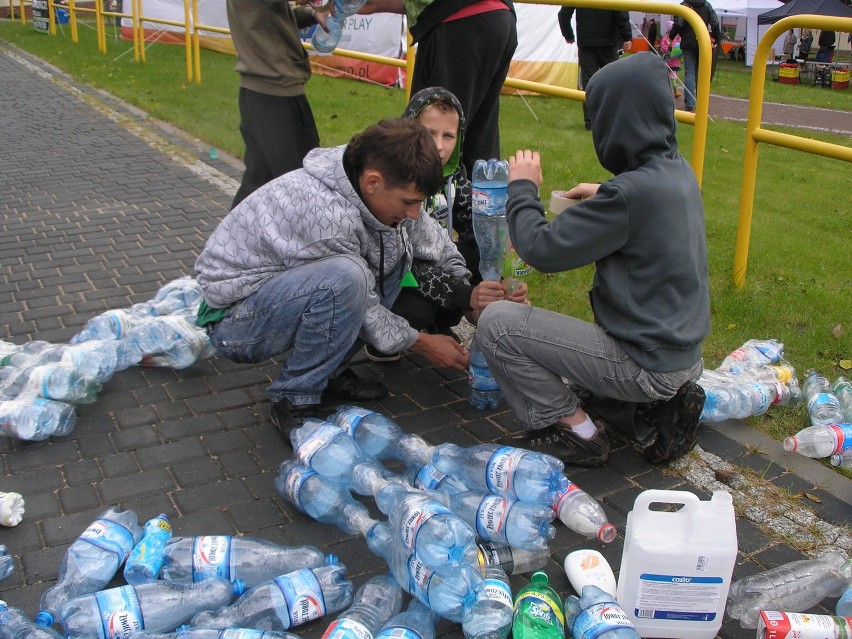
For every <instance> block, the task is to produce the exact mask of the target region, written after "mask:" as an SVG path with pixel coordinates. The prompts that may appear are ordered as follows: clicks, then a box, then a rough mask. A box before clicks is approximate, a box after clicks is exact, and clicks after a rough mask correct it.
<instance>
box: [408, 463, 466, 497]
mask: <svg viewBox="0 0 852 639" xmlns="http://www.w3.org/2000/svg"><path fill="white" fill-rule="evenodd" d="M405 479H406V480H407V481H408V483H409V485H411V486H412V487H414V488H416V489H417V490H440V491H442V492H444V493H446V494H447V495H453V494H455V493H463V492H465V491H466V490H469V488H468V487H467V486H465V484H464V482H462V481H461V480H460V479H459V478H458V477H454V476H453V475H447V474H446V473H442V472H441V471H440V470H438V469H437V468H435V467H434V466H433V465H432V464H410V465H409V466H408V467H407V468H406V469H405Z"/></svg>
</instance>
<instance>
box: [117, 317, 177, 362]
mask: <svg viewBox="0 0 852 639" xmlns="http://www.w3.org/2000/svg"><path fill="white" fill-rule="evenodd" d="M124 339H125V340H126V341H127V344H128V349H129V350H130V352H131V357H132V358H133V359H135V360H136V361H138V362H140V363H144V360H145V358H147V357H149V356H151V355H154V354H156V353H165V352H166V351H168V350H169V349H170V348H172V347H173V346H174V344H175V342H176V341H177V340H178V339H180V335H179V334H178V333H177V331H176V330H175V329H174V326H173V325H172V324H171V322H170V321H169V318H166V317H154V318H148V319H147V320H145V321H143V322H139V323H138V324H137V325H136V326H134V327H133V328H131V329H130V330H129V331H127V335H126V336H125V337H124Z"/></svg>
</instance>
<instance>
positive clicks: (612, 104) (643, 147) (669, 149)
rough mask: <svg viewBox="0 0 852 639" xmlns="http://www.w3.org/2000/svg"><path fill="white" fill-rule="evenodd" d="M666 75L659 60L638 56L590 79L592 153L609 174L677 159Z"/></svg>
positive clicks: (587, 97) (671, 101)
mask: <svg viewBox="0 0 852 639" xmlns="http://www.w3.org/2000/svg"><path fill="white" fill-rule="evenodd" d="M701 1H702V2H703V0H701ZM668 73H669V68H668V66H667V65H666V63H665V62H664V61H663V60H662V58H660V57H659V56H657V55H654V54H652V53H649V52H642V53H636V54H633V55H631V56H628V57H626V58H622V59H621V60H618V61H616V62H613V63H611V64H608V65H606V66H605V67H603V68H602V69H600V70H599V71H598V72H597V73H595V74H594V75H593V76H592V79H591V80H589V85H588V87H587V88H586V105H587V106H588V108H589V114H590V116H591V120H592V139H593V141H594V147H595V152H596V153H597V156H598V160H599V161H600V163H601V165H602V166H603V167H604V168H605V169H606V170H608V171H610V172H611V173H612V174H613V175H619V174H620V173H623V172H625V171H630V170H633V169H635V168H637V167H639V166H641V165H642V164H644V163H645V162H647V161H648V159H650V157H651V156H656V155H662V156H664V157H666V158H675V157H676V156H677V139H676V137H675V134H676V132H677V121H676V120H675V116H674V96H673V95H672V89H671V85H670V83H669V76H668ZM604 107H605V108H604Z"/></svg>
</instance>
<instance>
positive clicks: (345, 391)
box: [323, 368, 388, 402]
mask: <svg viewBox="0 0 852 639" xmlns="http://www.w3.org/2000/svg"><path fill="white" fill-rule="evenodd" d="M387 394H388V387H387V386H385V385H384V384H382V383H381V382H380V381H378V380H376V379H367V378H366V377H360V376H359V375H356V374H355V371H353V370H352V369H351V368H347V369H346V370H344V371H343V372H342V373H341V374H340V375H338V376H337V377H333V378H330V379H329V380H328V386H326V388H325V391H323V397H333V398H335V399H346V400H349V401H352V402H368V401H372V400H374V399H381V398H382V397H384V396H385V395H387Z"/></svg>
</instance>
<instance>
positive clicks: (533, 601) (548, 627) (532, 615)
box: [512, 570, 565, 639]
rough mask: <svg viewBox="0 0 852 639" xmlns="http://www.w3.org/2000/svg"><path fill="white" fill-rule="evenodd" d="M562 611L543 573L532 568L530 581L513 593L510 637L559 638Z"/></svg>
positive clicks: (560, 634)
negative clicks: (513, 601)
mask: <svg viewBox="0 0 852 639" xmlns="http://www.w3.org/2000/svg"><path fill="white" fill-rule="evenodd" d="M564 637H565V615H564V613H563V612H562V600H561V598H560V597H559V593H557V592H556V591H555V590H554V589H553V588H551V587H550V585H549V584H548V578H547V573H546V572H543V571H541V570H539V571H537V572H534V573H533V575H532V577H531V578H530V583H528V584H527V585H526V586H524V587H523V588H521V589H520V590H519V591H518V594H517V595H516V596H515V606H514V611H513V619H512V638H513V639H563V638H564Z"/></svg>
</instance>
